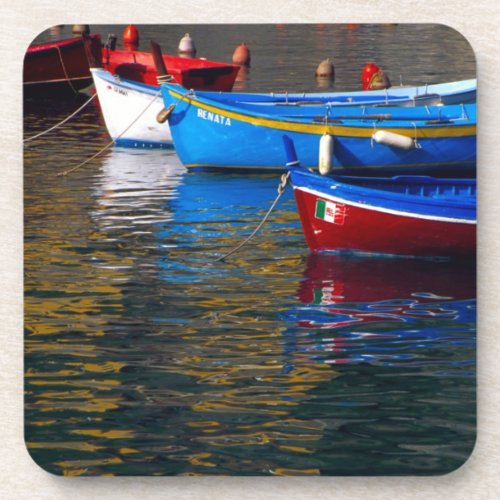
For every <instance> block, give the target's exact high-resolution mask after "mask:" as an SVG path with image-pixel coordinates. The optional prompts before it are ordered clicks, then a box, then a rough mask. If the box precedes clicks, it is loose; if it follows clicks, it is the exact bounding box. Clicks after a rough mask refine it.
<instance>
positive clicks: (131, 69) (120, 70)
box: [102, 48, 239, 92]
mask: <svg viewBox="0 0 500 500" xmlns="http://www.w3.org/2000/svg"><path fill="white" fill-rule="evenodd" d="M163 61H164V62H165V67H166V68H167V72H168V73H169V74H170V75H172V77H173V78H174V80H175V82H176V83H178V84H180V85H182V86H183V87H185V88H189V89H198V90H202V89H203V90H216V91H223V92H227V91H230V90H231V89H232V88H233V85H234V82H235V80H236V75H237V74H238V70H239V66H236V65H233V64H225V63H220V62H216V61H209V60H207V59H194V58H187V57H177V56H170V55H164V56H163ZM102 65H103V68H104V69H106V70H107V71H109V72H110V73H112V74H117V75H119V76H121V77H122V78H126V79H127V80H134V81H137V82H142V83H148V84H150V85H158V81H157V79H156V69H155V67H154V62H153V56H152V54H150V53H149V52H140V51H132V50H108V49H107V48H103V49H102Z"/></svg>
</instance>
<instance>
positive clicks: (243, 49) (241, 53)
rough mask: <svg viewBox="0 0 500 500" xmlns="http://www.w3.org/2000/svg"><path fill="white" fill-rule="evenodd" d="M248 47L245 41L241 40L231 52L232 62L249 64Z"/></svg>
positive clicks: (242, 64)
mask: <svg viewBox="0 0 500 500" xmlns="http://www.w3.org/2000/svg"><path fill="white" fill-rule="evenodd" d="M250 59H251V57H250V49H249V48H248V47H247V45H246V44H245V42H242V43H241V44H240V45H238V47H236V49H234V52H233V64H239V65H240V66H250Z"/></svg>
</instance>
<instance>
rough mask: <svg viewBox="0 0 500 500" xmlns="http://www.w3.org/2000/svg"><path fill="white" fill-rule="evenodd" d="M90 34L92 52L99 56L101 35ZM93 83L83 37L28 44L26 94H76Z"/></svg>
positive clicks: (24, 78)
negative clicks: (29, 45)
mask: <svg viewBox="0 0 500 500" xmlns="http://www.w3.org/2000/svg"><path fill="white" fill-rule="evenodd" d="M89 38H90V42H91V43H90V47H91V51H92V53H93V54H94V55H95V56H97V57H99V55H100V54H99V52H100V50H101V48H100V45H101V39H100V36H99V35H90V36H89ZM97 60H98V59H97ZM91 84H92V76H91V74H90V71H89V61H88V59H87V54H86V50H85V45H84V40H83V38H82V37H76V38H71V39H67V40H58V41H54V42H48V43H42V44H36V45H33V46H31V47H29V48H28V50H27V52H26V55H25V58H24V68H23V90H24V95H25V97H35V96H60V95H61V94H65V93H67V94H74V93H75V92H77V91H79V90H83V89H85V88H86V87H88V86H90V85H91Z"/></svg>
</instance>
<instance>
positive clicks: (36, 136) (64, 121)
mask: <svg viewBox="0 0 500 500" xmlns="http://www.w3.org/2000/svg"><path fill="white" fill-rule="evenodd" d="M96 96H97V94H94V95H93V96H91V98H90V99H88V100H87V101H86V102H85V103H84V104H82V105H81V106H80V107H79V108H78V109H77V110H76V111H74V112H73V113H71V114H70V115H69V116H68V117H67V118H65V119H64V120H63V121H62V122H59V123H57V124H56V125H54V126H53V127H50V128H49V129H47V130H44V131H43V132H40V133H39V134H36V135H34V136H32V137H26V139H23V142H29V141H33V140H34V139H38V138H39V137H41V136H42V135H45V134H48V133H49V132H51V131H52V130H54V129H56V128H57V127H60V126H61V125H64V124H65V123H66V122H67V121H69V120H71V118H73V117H74V116H75V115H76V114H78V113H79V112H80V111H81V110H82V109H83V108H84V107H85V106H87V104H89V103H90V102H91V101H92V100H93V99H95V97H96Z"/></svg>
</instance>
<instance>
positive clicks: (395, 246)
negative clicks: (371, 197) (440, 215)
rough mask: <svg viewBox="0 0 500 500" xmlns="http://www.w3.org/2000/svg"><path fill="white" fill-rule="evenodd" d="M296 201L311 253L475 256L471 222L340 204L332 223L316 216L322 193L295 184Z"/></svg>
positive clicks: (346, 203)
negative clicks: (301, 188)
mask: <svg viewBox="0 0 500 500" xmlns="http://www.w3.org/2000/svg"><path fill="white" fill-rule="evenodd" d="M294 192H295V199H296V201H297V207H298V211H299V214H300V219H301V222H302V227H303V230H304V235H305V238H306V241H307V244H308V246H309V248H310V249H311V250H312V251H337V252H343V251H347V252H353V251H354V252H369V253H383V254H391V255H405V256H451V255H464V256H465V255H467V256H470V255H474V254H475V252H476V225H475V224H468V223H462V222H443V221H438V220H429V219H424V218H418V217H412V216H405V215H399V214H394V213H387V212H381V211H377V210H374V209H371V208H368V207H367V208H364V207H359V206H353V205H351V204H349V203H348V202H345V203H339V204H338V207H339V211H338V212H339V214H340V215H339V216H337V217H336V218H335V221H333V222H327V221H325V220H322V219H320V218H317V217H316V215H315V214H316V201H317V200H318V199H324V200H327V201H328V198H327V197H322V196H320V195H318V194H312V193H310V192H306V191H302V190H300V189H299V188H295V190H294Z"/></svg>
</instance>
